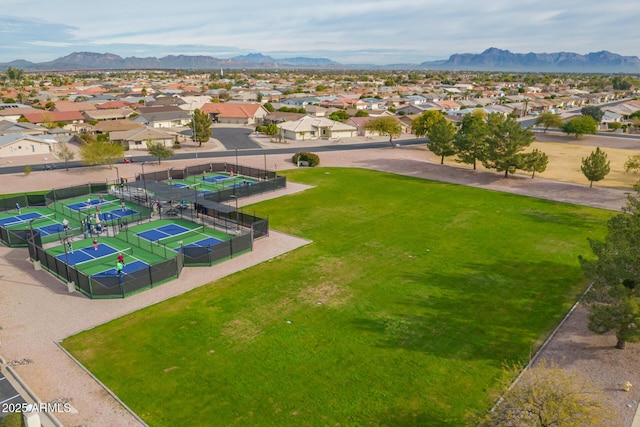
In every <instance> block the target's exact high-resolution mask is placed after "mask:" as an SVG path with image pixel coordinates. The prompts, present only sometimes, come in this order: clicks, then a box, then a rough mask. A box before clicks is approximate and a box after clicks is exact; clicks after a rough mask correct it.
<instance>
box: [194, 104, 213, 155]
mask: <svg viewBox="0 0 640 427" xmlns="http://www.w3.org/2000/svg"><path fill="white" fill-rule="evenodd" d="M212 124H213V122H212V121H211V117H209V115H208V114H207V113H203V112H201V111H200V109H198V108H196V110H195V111H194V112H193V117H192V119H191V130H192V132H193V129H195V135H194V141H195V143H196V144H198V147H201V146H202V143H203V142H207V141H208V140H209V139H210V138H211V125H212Z"/></svg>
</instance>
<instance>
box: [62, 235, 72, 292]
mask: <svg viewBox="0 0 640 427" xmlns="http://www.w3.org/2000/svg"><path fill="white" fill-rule="evenodd" d="M70 238H71V236H69V237H65V238H64V239H62V245H63V246H64V262H65V270H66V271H67V282H69V281H70V280H69V251H68V250H67V245H68V244H69V239H70Z"/></svg>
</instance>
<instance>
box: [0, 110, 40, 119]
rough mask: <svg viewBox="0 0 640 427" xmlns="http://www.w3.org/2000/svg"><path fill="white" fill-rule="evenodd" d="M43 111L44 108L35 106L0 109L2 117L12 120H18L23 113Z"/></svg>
mask: <svg viewBox="0 0 640 427" xmlns="http://www.w3.org/2000/svg"><path fill="white" fill-rule="evenodd" d="M41 112H42V110H40V109H38V108H33V107H16V108H4V109H2V110H0V119H3V120H9V121H10V122H17V121H18V119H20V118H21V117H22V115H23V114H26V113H41Z"/></svg>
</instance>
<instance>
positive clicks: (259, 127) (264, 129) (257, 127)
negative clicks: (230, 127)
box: [256, 126, 267, 133]
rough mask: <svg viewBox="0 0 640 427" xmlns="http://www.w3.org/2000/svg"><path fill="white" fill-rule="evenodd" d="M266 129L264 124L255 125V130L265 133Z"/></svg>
mask: <svg viewBox="0 0 640 427" xmlns="http://www.w3.org/2000/svg"><path fill="white" fill-rule="evenodd" d="M266 131H267V127H266V126H256V132H258V133H265V132H266Z"/></svg>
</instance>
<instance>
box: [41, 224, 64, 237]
mask: <svg viewBox="0 0 640 427" xmlns="http://www.w3.org/2000/svg"><path fill="white" fill-rule="evenodd" d="M36 230H38V231H39V232H40V234H41V235H42V236H49V235H51V234H58V233H62V232H64V227H63V226H62V224H60V223H56V224H50V225H45V226H43V227H38V228H36Z"/></svg>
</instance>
